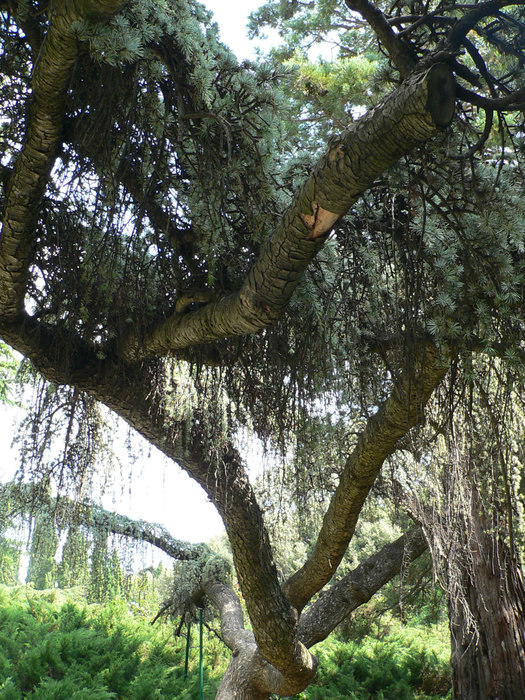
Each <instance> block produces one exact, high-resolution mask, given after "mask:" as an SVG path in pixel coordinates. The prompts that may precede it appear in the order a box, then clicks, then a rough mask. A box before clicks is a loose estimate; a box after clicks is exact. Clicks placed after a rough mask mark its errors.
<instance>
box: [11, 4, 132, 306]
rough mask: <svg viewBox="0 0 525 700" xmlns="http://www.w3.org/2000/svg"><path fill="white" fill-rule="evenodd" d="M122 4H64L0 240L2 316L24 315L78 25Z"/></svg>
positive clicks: (56, 14) (39, 71)
mask: <svg viewBox="0 0 525 700" xmlns="http://www.w3.org/2000/svg"><path fill="white" fill-rule="evenodd" d="M121 5H122V0H62V1H61V2H55V3H54V4H53V10H52V13H51V21H50V25H49V30H48V32H47V35H46V37H45V39H44V42H43V44H42V48H41V51H40V54H39V56H38V60H37V62H36V64H35V67H34V70H33V86H32V87H33V90H32V94H33V100H32V103H31V106H30V109H29V114H28V123H27V132H26V137H25V140H24V145H23V147H22V150H21V152H20V155H19V156H18V158H17V159H16V164H15V167H14V171H13V173H12V175H11V177H10V180H9V184H8V187H7V194H6V201H5V208H4V214H3V226H2V236H1V239H0V315H2V316H4V317H6V318H13V317H16V316H18V315H19V314H20V313H21V312H22V310H23V305H24V293H25V288H26V282H27V274H28V268H29V264H30V261H31V252H32V247H33V226H34V223H35V219H36V217H37V214H38V210H39V208H40V204H41V201H42V197H43V195H44V191H45V187H46V183H47V180H48V177H49V173H50V171H51V167H52V165H53V162H54V160H55V157H56V154H57V149H58V146H59V144H60V141H61V135H62V125H63V118H64V111H65V102H66V93H67V87H68V85H69V81H70V78H71V75H72V73H73V68H74V65H75V61H76V58H77V40H76V37H75V32H74V29H73V28H72V27H74V24H75V22H78V21H79V20H82V19H89V20H92V21H98V20H101V19H103V18H105V17H107V16H109V15H111V14H113V13H114V12H116V11H117V10H118V9H119V8H120V6H121Z"/></svg>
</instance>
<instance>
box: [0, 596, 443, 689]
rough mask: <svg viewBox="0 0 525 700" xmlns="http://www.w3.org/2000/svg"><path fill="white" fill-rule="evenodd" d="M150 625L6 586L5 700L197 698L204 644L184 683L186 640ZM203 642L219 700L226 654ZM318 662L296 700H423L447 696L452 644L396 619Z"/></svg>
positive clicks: (332, 646) (2, 629)
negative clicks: (313, 679) (314, 674)
mask: <svg viewBox="0 0 525 700" xmlns="http://www.w3.org/2000/svg"><path fill="white" fill-rule="evenodd" d="M150 620H151V616H150V617H148V616H147V615H144V614H143V613H139V612H131V611H130V609H129V605H128V603H126V602H124V601H121V600H114V601H112V602H110V603H107V604H105V605H101V604H96V605H94V604H92V605H86V604H85V603H84V602H82V600H81V598H80V596H79V595H78V593H77V594H76V595H75V593H74V592H70V591H68V592H64V591H60V590H58V589H56V590H50V591H43V592H42V591H34V590H33V589H32V588H30V587H25V586H17V587H11V588H8V587H5V586H2V587H0V698H1V700H22V699H24V700H25V699H27V700H37V699H38V700H110V699H117V698H118V699H129V700H139V699H140V700H150V699H151V700H152V699H154V698H166V699H168V698H169V699H170V700H175V699H176V700H185V699H186V700H190V699H192V700H193V699H195V698H197V697H199V692H198V650H197V649H196V648H195V644H196V642H194V645H193V648H192V649H191V655H190V659H191V660H190V666H189V673H188V677H187V678H184V656H185V639H183V638H176V637H174V635H173V627H172V626H171V625H169V624H166V623H156V624H155V625H153V626H152V625H151V624H150ZM194 637H195V638H196V634H195V635H194ZM204 640H205V641H204V650H205V654H204V663H205V675H204V679H205V680H204V693H203V695H204V698H205V699H206V700H212V698H213V697H214V696H215V691H216V688H217V686H218V683H219V680H220V677H221V675H222V673H223V672H224V670H225V667H226V663H227V659H228V654H227V653H226V649H225V648H224V647H223V646H222V644H221V642H220V640H218V639H217V637H215V636H214V635H212V634H209V633H206V634H205V638H204ZM316 653H317V654H318V655H319V657H320V662H321V663H320V670H319V674H318V677H317V679H316V682H315V684H313V685H312V686H310V688H308V690H306V691H305V692H304V693H302V694H301V695H298V696H297V698H301V699H305V700H306V699H312V700H314V699H315V700H324V699H325V698H326V699H328V698H334V699H335V698H337V699H338V700H343V699H344V698H348V699H349V700H366V699H368V700H372V699H374V700H376V699H377V700H381V699H382V700H412V699H416V698H418V699H421V700H423V699H428V698H438V697H439V698H442V697H447V693H448V691H449V687H450V683H449V670H448V655H449V649H448V646H447V635H446V630H445V629H443V628H442V627H439V626H436V625H430V626H429V625H425V626H422V625H419V626H410V625H401V624H400V623H399V622H395V621H393V620H391V621H390V622H389V623H388V624H382V625H381V627H378V626H376V628H375V629H374V631H373V634H367V635H358V638H354V639H353V640H352V641H346V642H344V641H341V640H338V639H330V640H327V641H326V642H325V643H323V644H321V645H319V646H318V647H317V648H316Z"/></svg>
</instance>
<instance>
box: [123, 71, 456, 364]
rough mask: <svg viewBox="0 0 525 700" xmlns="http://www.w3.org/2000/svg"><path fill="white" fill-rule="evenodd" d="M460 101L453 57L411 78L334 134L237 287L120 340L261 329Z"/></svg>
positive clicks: (134, 349) (166, 344) (143, 353)
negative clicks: (385, 177)
mask: <svg viewBox="0 0 525 700" xmlns="http://www.w3.org/2000/svg"><path fill="white" fill-rule="evenodd" d="M454 103H455V82H454V77H453V75H452V73H451V71H450V69H449V68H448V66H446V65H445V64H441V63H438V64H435V65H433V66H432V67H431V68H430V69H429V70H427V71H426V72H425V73H423V74H417V75H414V76H412V77H411V78H410V79H407V81H406V82H405V83H403V85H401V87H400V88H399V89H398V90H396V91H395V92H394V93H392V94H391V95H390V96H389V97H387V98H386V99H385V100H383V101H382V102H381V103H380V104H378V105H377V106H376V107H375V108H374V109H372V110H371V111H370V112H368V113H367V114H365V115H364V116H363V117H362V118H361V119H359V120H358V121H357V122H355V124H353V125H352V126H351V127H350V128H349V129H348V130H347V131H345V132H344V133H343V134H341V135H340V136H337V137H333V138H332V139H331V140H330V143H329V146H328V149H327V151H326V153H325V154H324V156H323V157H322V158H321V159H320V161H319V162H318V164H317V165H316V167H315V168H314V170H313V172H312V173H311V175H310V176H309V177H308V179H307V180H306V182H305V183H304V185H303V186H302V187H301V189H300V190H299V191H298V192H297V194H296V196H295V198H294V201H293V203H292V204H291V206H290V207H289V208H288V209H287V211H286V212H285V213H284V216H283V220H282V223H281V225H280V226H279V227H278V228H277V229H276V230H275V232H274V233H273V235H272V236H271V237H270V239H269V240H268V242H267V243H266V245H265V246H264V247H263V249H262V251H261V253H260V255H259V257H258V259H257V261H256V263H255V265H254V266H253V267H252V269H251V270H250V272H249V273H248V276H247V277H246V279H245V281H244V283H243V285H242V287H241V289H240V290H239V291H238V292H237V293H236V294H231V295H228V296H225V297H222V298H221V299H219V300H217V301H214V302H212V303H209V304H207V305H206V306H204V307H203V308H201V309H199V310H198V311H196V312H194V313H190V314H180V313H175V314H173V315H172V316H171V317H170V318H168V319H166V320H165V321H163V322H161V323H160V324H159V325H158V326H156V327H155V328H153V329H152V330H151V331H150V333H149V334H147V336H146V337H145V338H144V339H139V338H138V337H137V336H136V335H134V334H131V335H130V336H129V337H128V338H127V339H125V340H124V341H123V342H122V343H121V345H120V347H119V352H120V353H121V354H122V356H123V357H125V358H126V360H128V361H136V360H139V359H142V358H144V357H147V356H148V355H168V354H170V353H174V352H175V351H177V350H180V349H182V348H187V347H191V346H193V345H196V344H200V343H207V342H210V341H213V340H217V339H219V338H226V337H230V336H234V335H243V334H247V333H254V332H256V331H259V330H261V329H262V328H265V327H266V326H268V325H270V324H272V323H274V322H275V321H276V320H277V319H278V318H279V317H280V316H281V315H282V313H283V311H284V309H285V307H286V305H287V304H288V302H289V300H290V297H291V296H292V294H293V292H294V290H295V288H296V287H297V284H298V283H299V280H300V279H301V277H302V275H303V273H304V271H305V269H306V268H307V266H308V265H309V264H310V262H311V261H312V259H313V258H314V256H315V255H316V254H317V253H318V252H319V250H320V248H321V247H322V245H323V243H324V241H325V240H326V236H327V234H328V233H329V232H330V230H331V229H332V227H333V225H334V224H335V222H336V221H337V219H339V218H340V217H341V216H342V215H343V214H344V213H345V212H346V211H347V210H348V208H349V207H350V205H351V204H352V203H353V202H355V201H356V200H357V199H358V198H359V197H360V195H361V194H362V193H363V191H364V190H365V189H366V188H367V187H369V186H370V185H371V184H372V183H373V181H374V180H375V179H376V178H377V177H378V176H379V175H380V174H381V173H383V172H384V171H385V170H387V169H388V168H389V167H390V166H391V165H393V164H394V163H395V162H396V161H397V160H398V159H399V158H400V157H401V156H402V155H403V154H406V153H408V152H410V151H411V150H413V149H414V148H415V147H416V146H417V145H418V144H421V143H424V142H425V141H427V140H428V139H429V138H431V137H432V136H434V135H435V134H436V133H438V131H439V130H440V129H442V128H444V127H445V126H447V125H448V124H449V123H450V121H451V120H452V117H453V115H454Z"/></svg>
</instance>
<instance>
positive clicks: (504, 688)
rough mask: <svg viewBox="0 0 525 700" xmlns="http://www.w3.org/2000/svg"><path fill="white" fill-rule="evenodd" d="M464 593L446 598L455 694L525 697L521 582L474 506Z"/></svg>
mask: <svg viewBox="0 0 525 700" xmlns="http://www.w3.org/2000/svg"><path fill="white" fill-rule="evenodd" d="M471 528H472V529H471V533H470V538H469V540H470V541H469V542H468V543H465V557H466V560H467V561H468V565H467V567H466V569H465V571H464V575H463V580H462V581H461V584H462V589H463V599H462V600H461V601H458V600H450V601H449V612H450V632H451V640H452V657H451V661H452V679H453V697H454V698H455V700H517V699H518V698H525V587H524V584H523V576H522V573H521V568H520V566H519V564H518V562H517V561H516V560H515V558H514V557H513V556H512V555H511V553H510V551H509V548H508V547H507V545H506V544H505V543H504V542H503V541H502V540H501V539H499V538H498V537H497V535H495V533H494V532H493V531H492V532H491V529H490V528H489V526H488V523H487V522H486V521H485V518H484V517H483V515H482V514H481V513H480V512H479V511H477V509H473V512H472V515H471Z"/></svg>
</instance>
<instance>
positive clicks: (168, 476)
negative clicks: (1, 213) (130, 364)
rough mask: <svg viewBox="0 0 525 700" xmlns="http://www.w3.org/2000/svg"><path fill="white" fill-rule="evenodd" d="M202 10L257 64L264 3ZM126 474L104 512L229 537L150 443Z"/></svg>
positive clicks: (0, 473)
mask: <svg viewBox="0 0 525 700" xmlns="http://www.w3.org/2000/svg"><path fill="white" fill-rule="evenodd" d="M201 1H202V0H201ZM203 4H204V5H206V6H207V7H208V8H209V9H210V10H212V11H213V12H214V14H215V18H216V21H217V22H218V24H219V27H220V36H221V39H222V41H223V42H224V43H225V44H228V45H229V46H230V48H231V49H232V50H233V51H234V52H235V54H236V55H237V58H238V59H239V60H243V59H245V58H253V57H254V56H255V53H254V49H255V42H252V41H250V40H249V39H248V38H247V36H246V34H247V32H246V23H247V21H248V15H249V13H250V12H252V11H253V10H255V9H256V8H257V7H258V6H259V5H261V4H262V0H244V1H243V2H231V1H230V2H227V1H225V0H204V1H203ZM18 417H19V416H18ZM16 421H17V413H16V411H13V410H12V409H8V408H6V407H5V406H0V482H5V481H7V480H9V479H10V478H12V476H13V474H14V471H15V469H16V465H17V463H18V454H17V452H16V450H15V449H13V448H12V447H11V443H12V439H13V435H14V432H15V431H16V430H17V427H16ZM116 451H117V450H116ZM117 452H118V451H117ZM140 453H142V454H140ZM256 453H257V451H255V452H254V453H253V455H256ZM253 455H252V459H251V460H250V461H251V462H252V465H254V468H256V467H255V462H257V461H259V458H258V457H257V456H255V457H254V456H253ZM120 457H121V459H122V460H123V461H124V460H125V459H126V458H127V455H126V453H125V451H124V450H122V451H121V453H120ZM123 472H124V473H123V478H122V479H121V480H117V481H116V483H115V486H114V488H113V489H110V490H108V492H107V494H106V495H105V497H104V498H103V500H102V503H101V505H102V506H103V507H105V508H107V509H109V510H118V512H120V513H123V514H124V515H127V516H129V517H133V518H140V519H143V520H148V521H150V522H155V523H160V524H161V525H163V526H164V527H165V528H167V530H168V531H169V532H170V533H171V534H172V535H173V537H176V538H178V539H181V540H186V541H188V542H203V541H207V540H209V539H210V538H211V537H215V536H217V535H219V534H222V533H223V532H224V527H223V524H222V520H221V518H220V516H219V515H218V513H217V511H216V509H215V507H214V506H213V505H212V504H211V503H210V502H209V501H208V499H207V496H206V494H205V492H204V490H203V489H202V488H201V487H200V486H199V485H198V484H197V483H196V482H194V481H193V480H192V479H191V478H190V477H189V476H188V475H187V474H186V473H185V472H184V471H183V470H182V469H180V468H179V467H178V466H177V465H175V464H173V463H172V462H168V461H167V460H166V459H165V458H164V457H163V456H162V455H161V454H160V452H159V451H158V450H156V449H155V448H151V449H150V448H149V446H147V444H146V443H145V441H144V446H143V449H142V450H140V451H139V456H138V458H137V460H136V462H135V464H134V466H133V470H132V475H131V477H130V476H129V470H128V469H127V468H126V467H124V469H123Z"/></svg>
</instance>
